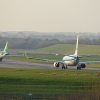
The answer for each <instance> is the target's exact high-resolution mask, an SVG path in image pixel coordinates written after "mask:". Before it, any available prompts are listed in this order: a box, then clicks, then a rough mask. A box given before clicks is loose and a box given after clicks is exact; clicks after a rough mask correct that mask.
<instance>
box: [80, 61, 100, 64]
mask: <svg viewBox="0 0 100 100" xmlns="http://www.w3.org/2000/svg"><path fill="white" fill-rule="evenodd" d="M82 63H84V64H98V63H100V61H87V62H79V64H82Z"/></svg>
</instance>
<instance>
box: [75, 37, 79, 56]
mask: <svg viewBox="0 0 100 100" xmlns="http://www.w3.org/2000/svg"><path fill="white" fill-rule="evenodd" d="M74 55H78V36H77V41H76V49H75V53H74Z"/></svg>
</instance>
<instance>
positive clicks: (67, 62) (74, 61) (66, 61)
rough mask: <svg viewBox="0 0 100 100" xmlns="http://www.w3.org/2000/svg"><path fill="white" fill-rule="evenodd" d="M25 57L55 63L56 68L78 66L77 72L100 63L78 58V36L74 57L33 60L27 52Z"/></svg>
mask: <svg viewBox="0 0 100 100" xmlns="http://www.w3.org/2000/svg"><path fill="white" fill-rule="evenodd" d="M25 56H26V58H28V59H36V60H43V61H47V62H54V64H53V65H54V67H57V68H59V67H62V69H67V66H77V70H81V68H85V67H86V64H93V63H100V61H87V62H80V61H79V60H80V58H81V56H78V36H77V41H76V49H75V53H74V54H73V55H69V56H64V57H63V59H62V61H57V60H49V59H41V58H33V57H28V56H27V54H26V51H25Z"/></svg>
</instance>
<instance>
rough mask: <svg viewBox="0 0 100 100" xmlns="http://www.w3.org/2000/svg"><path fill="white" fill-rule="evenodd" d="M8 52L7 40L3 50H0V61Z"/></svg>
mask: <svg viewBox="0 0 100 100" xmlns="http://www.w3.org/2000/svg"><path fill="white" fill-rule="evenodd" d="M8 54H9V53H8V42H7V43H6V45H5V47H4V50H3V51H0V61H2V59H3V58H4V57H5V56H6V55H8Z"/></svg>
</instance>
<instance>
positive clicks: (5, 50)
mask: <svg viewBox="0 0 100 100" xmlns="http://www.w3.org/2000/svg"><path fill="white" fill-rule="evenodd" d="M3 52H4V53H5V55H8V54H9V53H8V42H6V45H5V47H4V50H3Z"/></svg>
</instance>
